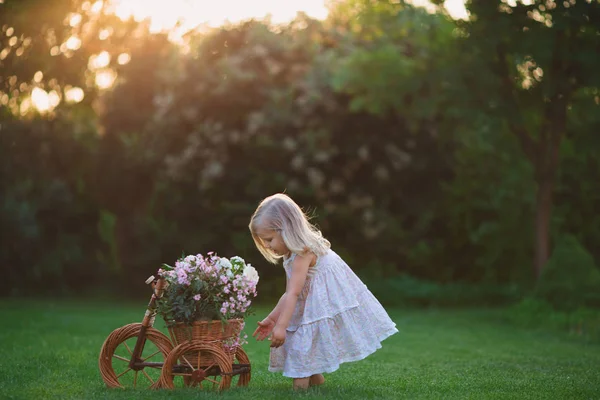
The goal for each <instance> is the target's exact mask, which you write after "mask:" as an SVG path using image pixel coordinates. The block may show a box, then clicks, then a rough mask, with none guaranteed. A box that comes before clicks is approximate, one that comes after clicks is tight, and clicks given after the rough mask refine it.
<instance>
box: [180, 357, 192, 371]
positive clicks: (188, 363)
mask: <svg viewBox="0 0 600 400" xmlns="http://www.w3.org/2000/svg"><path fill="white" fill-rule="evenodd" d="M181 358H183V359H184V360H185V362H186V363H187V365H189V366H190V368H191V369H192V371H195V369H194V367H193V365H192V364H190V362H189V361H188V360H187V358H185V356H183V355H182V356H181Z"/></svg>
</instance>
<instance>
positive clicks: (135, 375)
mask: <svg viewBox="0 0 600 400" xmlns="http://www.w3.org/2000/svg"><path fill="white" fill-rule="evenodd" d="M138 372H139V371H135V373H134V374H133V387H135V386H136V385H137V377H138Z"/></svg>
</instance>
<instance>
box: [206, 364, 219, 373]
mask: <svg viewBox="0 0 600 400" xmlns="http://www.w3.org/2000/svg"><path fill="white" fill-rule="evenodd" d="M216 364H217V363H216V362H214V363H212V365H211V366H210V367H206V369H204V372H207V371H208V370H209V369H211V368H212V367H214V366H215V365H216Z"/></svg>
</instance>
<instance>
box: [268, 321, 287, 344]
mask: <svg viewBox="0 0 600 400" xmlns="http://www.w3.org/2000/svg"><path fill="white" fill-rule="evenodd" d="M283 343H285V328H282V327H281V326H276V327H275V328H274V329H273V334H272V335H271V347H279V346H281V345H283Z"/></svg>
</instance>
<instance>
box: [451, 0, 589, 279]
mask: <svg viewBox="0 0 600 400" xmlns="http://www.w3.org/2000/svg"><path fill="white" fill-rule="evenodd" d="M467 7H468V10H469V12H470V14H471V17H470V19H469V20H468V21H464V22H459V26H461V27H462V29H463V30H464V31H463V32H464V33H465V35H466V36H467V38H466V40H465V41H464V42H463V44H464V47H463V50H464V51H465V52H471V53H474V55H475V57H472V58H470V60H472V61H474V64H467V65H463V68H465V69H467V70H470V71H471V72H473V73H484V74H488V73H489V74H490V75H489V76H490V77H492V79H490V80H488V81H487V82H485V84H483V85H479V86H478V87H471V90H472V94H474V95H475V98H477V99H478V101H479V103H480V104H482V105H485V108H486V109H487V112H489V113H490V114H491V115H494V116H496V117H499V118H502V119H504V120H505V121H506V125H507V127H508V129H509V130H510V132H512V134H514V135H515V136H516V137H517V138H518V140H519V143H520V145H521V148H522V150H523V153H524V154H525V156H526V157H527V160H528V161H529V162H530V163H531V165H532V167H533V172H534V180H535V184H536V186H537V188H536V206H535V225H534V227H535V228H534V229H535V243H534V248H535V251H534V252H535V256H534V262H533V268H534V274H535V276H536V277H539V276H540V274H541V271H542V269H543V267H544V265H545V264H546V262H547V260H548V257H549V254H550V232H551V220H552V210H553V203H554V192H555V186H556V180H557V172H558V169H559V160H560V149H561V142H562V140H563V139H564V138H565V137H566V136H567V135H569V136H571V135H577V132H576V131H575V130H576V129H575V126H577V125H580V124H582V123H584V124H585V122H584V121H581V120H580V118H583V119H584V120H586V119H590V118H592V116H593V115H594V113H597V112H598V111H600V108H599V107H598V106H599V103H600V101H599V98H598V90H599V88H600V75H598V73H597V71H598V70H600V57H599V56H598V54H599V52H600V42H599V41H598V35H600V2H598V1H592V0H587V1H582V0H578V1H575V0H570V1H552V0H544V1H541V0H538V1H519V2H516V1H513V2H505V1H489V0H471V1H468V2H467ZM479 83H482V82H481V81H479ZM575 116H577V119H578V121H573V118H574V117H575ZM575 122H576V123H575Z"/></svg>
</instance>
